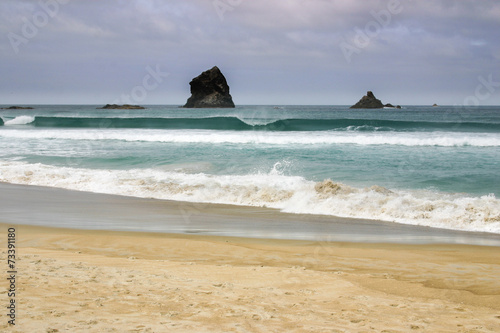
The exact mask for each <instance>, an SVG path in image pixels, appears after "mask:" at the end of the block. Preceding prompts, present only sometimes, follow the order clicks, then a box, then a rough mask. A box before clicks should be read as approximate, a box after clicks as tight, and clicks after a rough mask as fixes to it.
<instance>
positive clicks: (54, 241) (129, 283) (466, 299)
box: [0, 224, 500, 332]
mask: <svg viewBox="0 0 500 333" xmlns="http://www.w3.org/2000/svg"><path fill="white" fill-rule="evenodd" d="M14 227H15V228H16V245H17V248H16V249H17V271H18V273H17V286H16V288H17V293H16V301H17V304H18V305H17V317H16V325H15V326H9V325H8V324H7V320H8V318H7V317H6V316H3V318H4V319H3V322H2V323H1V325H0V329H1V330H2V331H4V332H409V331H411V332H418V331H421V332H497V331H498V329H499V328H500V281H499V279H498V276H499V275H500V251H499V249H498V248H496V247H481V246H471V245H439V244H434V245H398V244H370V243H339V242H337V243H333V242H311V241H290V240H289V241H287V240H266V239H248V238H231V237H220V236H199V235H179V234H177V235H176V234H158V233H138V232H122V231H92V230H72V229H58V228H45V227H38V226H22V225H17V226H15V225H14ZM8 228H9V225H6V224H0V230H1V234H0V239H1V243H0V244H2V258H3V260H2V261H3V262H4V263H5V269H4V275H5V276H6V275H7V273H6V271H7V267H6V266H7V264H6V259H5V258H6V254H7V252H6V244H7V230H8ZM1 281H2V282H1V284H2V286H1V290H2V295H3V297H2V300H3V301H2V302H3V303H4V305H6V304H7V302H8V298H7V292H6V290H7V289H8V281H7V280H6V279H5V278H2V279H1ZM4 311H5V310H4Z"/></svg>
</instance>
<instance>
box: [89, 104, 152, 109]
mask: <svg viewBox="0 0 500 333" xmlns="http://www.w3.org/2000/svg"><path fill="white" fill-rule="evenodd" d="M98 109H111V110H143V109H144V107H142V106H139V105H130V104H123V105H117V104H106V105H104V106H103V107H102V108H98Z"/></svg>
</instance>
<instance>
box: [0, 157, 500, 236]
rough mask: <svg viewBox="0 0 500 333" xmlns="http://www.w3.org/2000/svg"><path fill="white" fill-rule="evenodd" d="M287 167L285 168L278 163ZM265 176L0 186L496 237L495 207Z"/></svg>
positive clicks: (18, 170)
mask: <svg viewBox="0 0 500 333" xmlns="http://www.w3.org/2000/svg"><path fill="white" fill-rule="evenodd" d="M284 163H285V164H286V162H284ZM285 166H286V165H285ZM282 167H284V165H275V167H273V169H272V170H271V171H270V172H269V173H268V174H253V175H242V176H237V175H208V174H204V173H195V174H192V173H191V174H187V173H182V172H174V171H168V170H167V171H166V170H158V169H134V170H92V169H81V168H67V167H54V166H48V165H43V164H28V163H23V162H14V161H3V162H0V181H4V182H10V183H18V184H28V185H41V186H54V187H60V188H67V189H73V190H81V191H90V192H99V193H110V194H119V195H127V196H135V197H145V198H157V199H169V200H179V201H191V202H207V203H224V204H233V205H244V206H259V207H271V208H277V209H280V210H282V211H284V212H289V213H301V214H322V215H334V216H341V217H352V218H366V219H377V220H383V221H390V222H399V223H406V224H415V225H423V226H429V227H438V228H446V229H455V230H464V231H480V232H493V233H500V200H498V199H497V198H495V196H494V195H487V196H482V197H470V196H466V195H461V194H447V193H439V192H433V191H427V190H420V191H400V190H389V189H386V188H383V187H380V186H373V187H370V188H355V187H351V186H348V185H345V184H341V183H336V182H333V181H331V180H325V181H323V182H320V183H315V182H313V181H308V180H305V179H304V178H302V177H298V176H295V177H292V176H284V175H282V174H281V173H280V172H279V169H280V168H282Z"/></svg>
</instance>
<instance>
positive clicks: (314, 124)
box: [0, 105, 500, 234]
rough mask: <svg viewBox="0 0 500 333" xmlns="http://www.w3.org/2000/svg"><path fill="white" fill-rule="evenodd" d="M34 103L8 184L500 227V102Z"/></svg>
mask: <svg viewBox="0 0 500 333" xmlns="http://www.w3.org/2000/svg"><path fill="white" fill-rule="evenodd" d="M5 107H6V106H5ZM32 107H33V109H32V110H0V118H1V120H0V181H1V182H6V183H12V184H25V185H38V186H51V187H57V188H65V189H72V190H78V191H88V192H96V193H108V194H117V195H124V196H131V197H140V198H155V199H167V200H176V201H184V202H186V201H187V202H197V203H221V204H230V205H236V206H254V207H269V208H276V209H279V210H280V211H282V212H286V213H292V214H316V215H329V216H338V217H347V218H358V219H371V220H379V221H385V222H390V223H396V224H412V225H421V226H428V227H434V228H444V229H452V230H462V231H476V232H489V233H496V234H499V233H500V199H499V197H500V107H499V106H474V107H469V106H467V107H465V106H438V107H431V106H404V107H402V108H401V109H393V108H385V109H375V110H374V109H371V110H368V109H350V108H349V106H342V105H341V106H312V105H304V106H298V105H293V106H286V105H279V106H275V105H266V106H260V105H259V106H251V105H248V106H237V107H236V108H231V109H185V108H181V107H179V106H177V105H148V106H145V109H144V110H109V109H98V108H99V107H102V106H101V105H32Z"/></svg>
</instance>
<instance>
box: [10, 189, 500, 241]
mask: <svg viewBox="0 0 500 333" xmlns="http://www.w3.org/2000/svg"><path fill="white" fill-rule="evenodd" d="M0 211H2V220H3V221H4V222H6V223H11V224H20V225H21V224H26V225H33V226H47V227H61V228H74V229H83V230H85V229H91V230H115V231H136V232H157V233H178V234H203V235H215V236H233V237H247V238H262V239H290V240H306V241H328V242H366V243H401V244H426V243H444V244H471V245H484V246H500V234H494V233H483V232H467V231H456V230H449V229H439V228H431V227H424V226H416V225H410V224H401V223H396V222H384V221H376V220H363V219H353V218H340V217H334V216H325V215H312V214H292V213H283V212H280V211H279V210H277V209H273V208H260V207H248V206H236V205H226V204H211V203H193V202H182V201H169V200H159V199H145V198H138V197H127V196H120V195H113V194H101V193H94V192H83V191H75V190H68V189H61V188H55V187H43V186H35V185H17V184H10V183H2V182H0Z"/></svg>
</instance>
